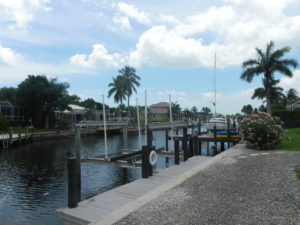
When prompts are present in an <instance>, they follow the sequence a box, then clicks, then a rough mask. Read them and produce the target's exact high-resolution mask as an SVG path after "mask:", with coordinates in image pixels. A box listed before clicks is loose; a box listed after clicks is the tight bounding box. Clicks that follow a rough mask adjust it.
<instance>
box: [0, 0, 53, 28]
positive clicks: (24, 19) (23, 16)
mask: <svg viewBox="0 0 300 225" xmlns="http://www.w3.org/2000/svg"><path fill="white" fill-rule="evenodd" d="M49 2H50V0H34V1H32V0H1V1H0V22H9V23H13V25H11V26H10V28H19V29H26V28H27V26H28V24H29V23H31V22H32V21H33V20H34V17H35V14H36V13H37V12H38V11H50V10H51V8H50V7H48V6H47V3H49Z"/></svg>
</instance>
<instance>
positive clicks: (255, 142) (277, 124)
mask: <svg viewBox="0 0 300 225" xmlns="http://www.w3.org/2000/svg"><path fill="white" fill-rule="evenodd" d="M281 125H282V122H281V120H280V119H279V118H278V117H271V116H270V115H269V114H267V113H265V112H260V113H257V114H252V115H250V116H248V117H246V118H245V119H244V120H243V121H242V123H241V132H242V135H243V137H244V140H245V141H246V143H247V146H248V147H250V148H254V149H258V150H260V149H274V148H275V147H276V145H278V144H279V143H280V141H281V139H282V136H283V129H282V127H281Z"/></svg>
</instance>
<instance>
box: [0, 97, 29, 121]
mask: <svg viewBox="0 0 300 225" xmlns="http://www.w3.org/2000/svg"><path fill="white" fill-rule="evenodd" d="M0 114H2V115H3V116H4V117H5V118H6V119H7V120H24V108H23V107H20V106H16V105H14V104H12V103H11V102H10V101H0Z"/></svg>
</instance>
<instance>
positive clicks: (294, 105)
mask: <svg viewBox="0 0 300 225" xmlns="http://www.w3.org/2000/svg"><path fill="white" fill-rule="evenodd" d="M286 109H287V110H300V100H297V101H296V102H294V103H291V104H288V105H287V106H286Z"/></svg>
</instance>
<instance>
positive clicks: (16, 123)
mask: <svg viewBox="0 0 300 225" xmlns="http://www.w3.org/2000/svg"><path fill="white" fill-rule="evenodd" d="M8 126H9V127H20V126H21V127H25V126H30V123H29V122H28V121H24V120H9V121H8Z"/></svg>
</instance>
